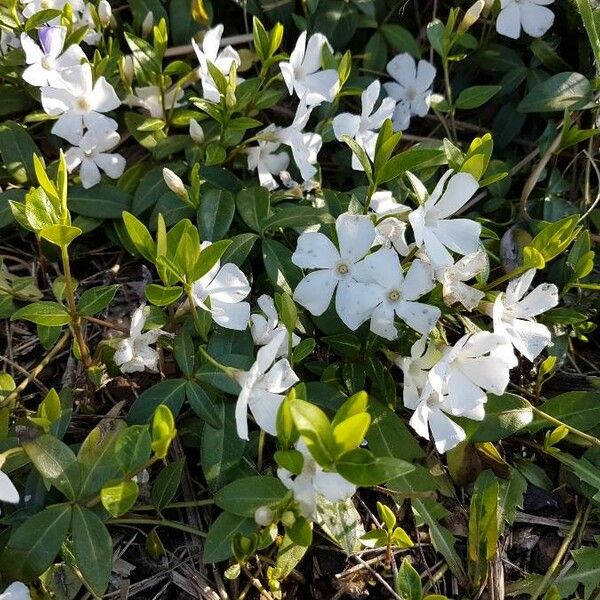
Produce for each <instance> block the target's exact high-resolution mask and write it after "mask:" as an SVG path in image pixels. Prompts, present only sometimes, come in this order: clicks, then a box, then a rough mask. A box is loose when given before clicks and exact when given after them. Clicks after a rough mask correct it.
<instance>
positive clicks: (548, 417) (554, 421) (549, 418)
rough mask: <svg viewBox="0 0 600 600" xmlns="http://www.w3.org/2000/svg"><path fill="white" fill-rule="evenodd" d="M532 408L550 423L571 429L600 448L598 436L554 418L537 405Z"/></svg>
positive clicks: (570, 431) (571, 431)
mask: <svg viewBox="0 0 600 600" xmlns="http://www.w3.org/2000/svg"><path fill="white" fill-rule="evenodd" d="M531 410H532V411H533V413H534V414H535V415H536V416H538V417H539V418H540V419H544V421H548V423H552V425H555V426H556V427H566V428H567V430H568V431H569V433H571V434H573V435H576V436H577V437H580V438H581V439H583V440H585V441H586V442H589V443H590V444H592V446H596V447H598V448H600V440H599V439H598V438H597V437H594V436H593V435H589V434H588V433H585V432H584V431H581V430H580V429H576V428H575V427H572V426H571V425H567V424H566V423H563V422H562V421H560V420H559V419H556V418H554V417H553V416H552V415H549V414H548V413H545V412H544V411H542V410H540V409H539V408H537V407H535V406H531Z"/></svg>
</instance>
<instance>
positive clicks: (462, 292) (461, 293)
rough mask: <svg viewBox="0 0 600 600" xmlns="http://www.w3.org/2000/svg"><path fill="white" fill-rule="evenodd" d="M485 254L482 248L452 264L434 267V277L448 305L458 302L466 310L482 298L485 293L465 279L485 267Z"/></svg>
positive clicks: (473, 306)
mask: <svg viewBox="0 0 600 600" xmlns="http://www.w3.org/2000/svg"><path fill="white" fill-rule="evenodd" d="M487 264H488V261H487V255H486V253H485V251H484V250H477V252H474V253H473V254H467V256H463V257H462V258H461V259H460V260H458V261H456V262H455V263H454V264H453V265H448V266H445V265H444V266H442V267H438V268H437V269H435V278H436V279H437V280H438V281H439V282H440V283H441V284H442V287H443V294H444V302H445V303H446V304H447V305H448V306H450V305H452V304H455V303H456V302H460V303H461V304H462V305H463V306H464V307H465V308H466V309H467V310H474V309H475V308H476V306H477V305H478V304H479V303H480V302H481V300H483V297H484V296H485V293H484V292H482V291H481V290H477V289H475V288H474V287H471V286H470V285H467V284H466V283H465V281H469V280H470V279H473V277H475V276H476V275H478V274H479V273H481V272H482V271H483V270H485V268H486V267H487Z"/></svg>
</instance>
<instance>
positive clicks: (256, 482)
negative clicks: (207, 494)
mask: <svg viewBox="0 0 600 600" xmlns="http://www.w3.org/2000/svg"><path fill="white" fill-rule="evenodd" d="M287 493H288V489H287V488H286V487H285V485H283V483H281V481H280V480H279V479H278V478H277V477H270V476H267V475H257V476H255V477H245V478H243V479H238V480H237V481H233V482H232V483H229V484H228V485H226V486H225V487H223V488H221V489H220V490H219V491H218V492H217V493H216V494H215V504H216V505H217V506H219V507H220V508H222V509H223V510H226V511H228V512H230V513H233V514H234V515H239V516H241V517H253V516H254V513H255V512H256V509H257V508H259V507H261V506H268V507H270V508H274V507H275V506H277V505H278V504H279V503H280V502H281V500H283V498H284V497H285V496H286V494H287Z"/></svg>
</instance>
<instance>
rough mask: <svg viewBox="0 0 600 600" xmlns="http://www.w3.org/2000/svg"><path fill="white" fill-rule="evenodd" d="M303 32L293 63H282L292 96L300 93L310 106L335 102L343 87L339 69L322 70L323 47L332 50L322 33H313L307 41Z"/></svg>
mask: <svg viewBox="0 0 600 600" xmlns="http://www.w3.org/2000/svg"><path fill="white" fill-rule="evenodd" d="M306 37H307V33H306V31H303V32H302V33H301V34H300V36H299V37H298V40H297V42H296V46H295V47H294V49H293V50H292V53H291V54H290V60H289V62H285V61H284V62H280V63H279V68H280V69H281V74H282V75H283V80H284V81H285V84H286V86H287V88H288V91H289V93H290V94H293V93H294V92H295V93H296V96H298V98H300V99H301V100H302V99H304V101H305V102H306V104H307V105H308V106H318V105H319V104H321V103H322V102H331V101H332V100H333V99H334V98H335V95H336V94H337V91H338V88H339V77H338V74H337V71H336V70H335V69H326V70H324V71H321V56H322V54H323V48H324V47H325V46H327V47H328V48H329V49H331V46H330V44H329V42H328V41H327V38H326V37H325V36H324V35H323V34H322V33H313V35H311V36H310V38H309V39H308V42H307V41H306Z"/></svg>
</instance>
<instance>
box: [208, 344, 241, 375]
mask: <svg viewBox="0 0 600 600" xmlns="http://www.w3.org/2000/svg"><path fill="white" fill-rule="evenodd" d="M198 352H200V354H202V356H203V357H204V358H205V359H206V360H207V361H208V362H209V363H210V364H211V365H213V366H214V367H217V369H219V370H220V371H223V373H225V375H227V376H228V377H231V379H234V380H235V374H236V373H237V371H238V370H239V369H234V368H233V367H226V366H225V365H222V364H221V363H220V362H219V361H217V360H215V359H214V358H213V357H212V356H211V355H210V354H209V353H208V352H207V351H206V349H205V348H204V346H199V347H198Z"/></svg>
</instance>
